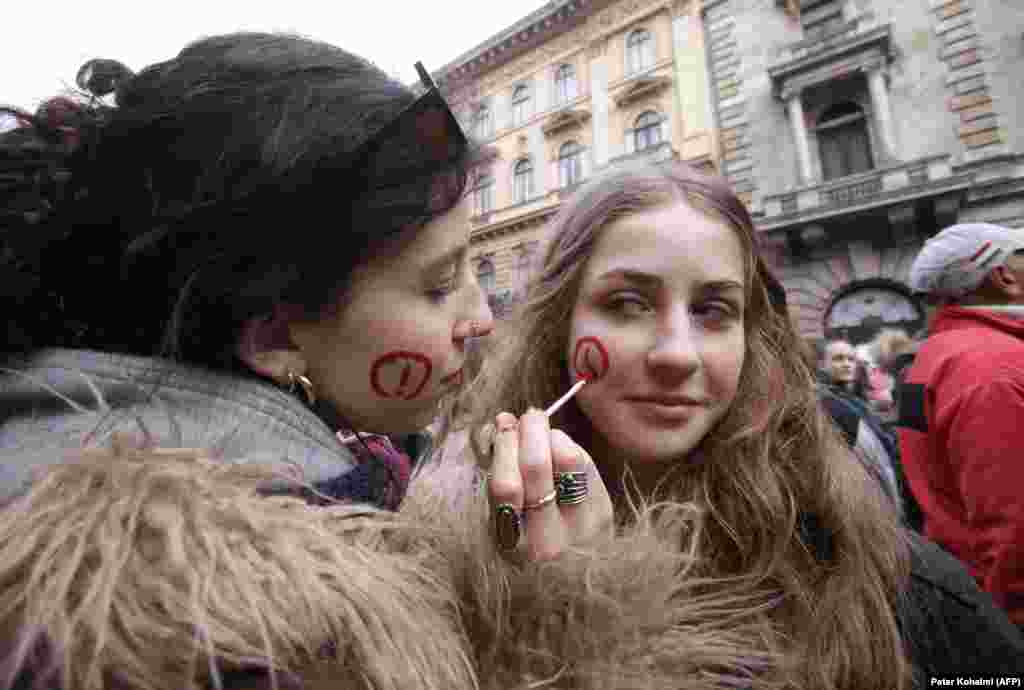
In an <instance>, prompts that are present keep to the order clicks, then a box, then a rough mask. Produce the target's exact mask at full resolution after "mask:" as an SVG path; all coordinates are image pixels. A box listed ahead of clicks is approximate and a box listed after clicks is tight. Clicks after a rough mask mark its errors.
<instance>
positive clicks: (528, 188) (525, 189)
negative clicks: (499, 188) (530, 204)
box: [512, 158, 533, 204]
mask: <svg viewBox="0 0 1024 690" xmlns="http://www.w3.org/2000/svg"><path fill="white" fill-rule="evenodd" d="M512 196H513V200H514V201H515V203H517V204H518V203H522V202H524V201H526V200H527V199H529V198H530V197H531V196H533V163H531V162H530V159H529V158H524V159H522V160H521V161H519V162H518V163H516V167H515V172H514V174H513V177H512Z"/></svg>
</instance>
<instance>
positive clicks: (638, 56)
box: [626, 29, 654, 74]
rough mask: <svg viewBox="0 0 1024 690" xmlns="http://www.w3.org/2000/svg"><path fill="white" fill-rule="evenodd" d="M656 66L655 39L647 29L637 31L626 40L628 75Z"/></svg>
mask: <svg viewBox="0 0 1024 690" xmlns="http://www.w3.org/2000/svg"><path fill="white" fill-rule="evenodd" d="M653 64H654V37H653V36H651V32H650V31H648V30H646V29H637V30H636V31H634V32H633V33H631V34H630V35H629V38H627V39H626V73H627V74H634V73H636V72H641V71H643V70H645V69H647V68H648V67H651V66H652V65H653Z"/></svg>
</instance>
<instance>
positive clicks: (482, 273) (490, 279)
mask: <svg viewBox="0 0 1024 690" xmlns="http://www.w3.org/2000/svg"><path fill="white" fill-rule="evenodd" d="M497 281H498V275H497V273H496V272H495V270H494V262H493V261H491V260H490V259H488V258H486V257H484V258H481V259H480V261H479V262H478V263H477V265H476V282H477V283H478V284H479V285H480V288H481V289H482V290H483V291H484V292H486V293H487V294H488V295H491V294H494V288H495V286H496V285H497Z"/></svg>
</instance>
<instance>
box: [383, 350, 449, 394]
mask: <svg viewBox="0 0 1024 690" xmlns="http://www.w3.org/2000/svg"><path fill="white" fill-rule="evenodd" d="M432 369H433V367H432V366H431V364H430V359H429V358H428V357H426V356H425V355H421V354H420V353H418V352H407V351H405V350H399V351H397V352H389V353H387V354H386V355H382V356H381V357H378V358H377V359H376V361H374V363H373V367H371V368H370V386H371V387H372V388H373V391H374V392H375V393H376V394H377V395H379V396H381V397H382V398H399V399H401V400H412V399H413V398H415V397H416V396H417V395H419V394H420V393H421V392H423V388H424V387H425V386H426V385H427V381H428V380H430V372H431V370H432ZM397 370H401V373H400V374H396V373H393V372H396V371H397ZM395 379H397V382H396V380H395Z"/></svg>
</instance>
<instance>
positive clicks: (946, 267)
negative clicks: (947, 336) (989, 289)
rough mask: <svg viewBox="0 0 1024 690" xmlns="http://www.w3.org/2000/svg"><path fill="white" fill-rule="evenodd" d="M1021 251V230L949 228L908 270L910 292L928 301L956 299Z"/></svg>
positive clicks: (1023, 236) (975, 226) (983, 226)
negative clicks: (936, 298)
mask: <svg viewBox="0 0 1024 690" xmlns="http://www.w3.org/2000/svg"><path fill="white" fill-rule="evenodd" d="M1019 250H1024V230H1013V229H1012V228H1004V227H1003V226H1001V225H991V224H989V223H961V224H959V225H951V226H950V227H948V228H946V229H945V230H943V231H942V232H940V233H939V234H937V235H936V236H935V237H933V238H931V239H930V240H928V241H927V242H925V245H924V247H923V248H922V249H921V253H920V254H918V255H917V258H916V259H914V263H913V265H912V266H911V267H910V280H909V282H910V289H911V290H913V291H914V292H916V293H923V294H927V295H929V296H931V297H938V298H947V299H954V300H955V299H960V298H961V297H963V296H964V295H966V294H968V293H970V292H973V291H974V290H975V289H977V288H978V286H979V285H981V283H982V281H984V280H985V276H987V275H988V274H989V272H991V271H992V269H994V268H998V267H999V266H1002V265H1003V264H1005V263H1006V260H1007V259H1008V258H1009V257H1010V255H1011V254H1013V253H1014V252H1016V251H1019Z"/></svg>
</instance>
